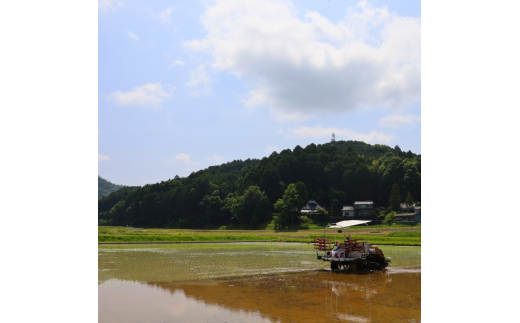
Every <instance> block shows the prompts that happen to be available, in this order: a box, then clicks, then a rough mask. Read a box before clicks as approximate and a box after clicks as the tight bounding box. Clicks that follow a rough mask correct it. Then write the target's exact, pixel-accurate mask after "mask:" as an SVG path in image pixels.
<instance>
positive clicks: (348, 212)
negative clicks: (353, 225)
mask: <svg viewBox="0 0 520 323" xmlns="http://www.w3.org/2000/svg"><path fill="white" fill-rule="evenodd" d="M341 215H342V216H354V206H353V205H344V206H343V208H342V209H341Z"/></svg>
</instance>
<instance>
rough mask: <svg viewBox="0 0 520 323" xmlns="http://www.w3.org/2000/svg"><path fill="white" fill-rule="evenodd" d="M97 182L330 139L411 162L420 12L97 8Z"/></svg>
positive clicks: (417, 8) (279, 4) (417, 128)
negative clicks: (382, 147) (394, 151)
mask: <svg viewBox="0 0 520 323" xmlns="http://www.w3.org/2000/svg"><path fill="white" fill-rule="evenodd" d="M98 14H99V16H98V87H99V88H98V172H99V175H101V176H102V177H104V178H106V179H108V180H110V181H112V182H114V183H117V184H124V185H144V184H147V183H155V182H159V181H161V180H167V179H169V178H173V177H174V176H175V175H179V176H187V175H189V174H190V173H191V172H192V171H197V170H200V169H203V168H206V167H208V166H210V165H217V164H221V163H224V162H228V161H232V160H234V159H247V158H262V157H264V156H268V155H269V154H271V152H272V151H274V150H276V151H278V152H279V151H281V150H283V149H287V148H289V149H293V148H294V147H295V146H296V145H300V146H303V147H305V146H306V145H308V144H309V143H311V142H314V143H316V144H318V143H326V142H329V141H330V138H331V135H332V133H333V132H334V133H335V134H336V139H337V140H361V141H365V142H368V143H371V144H375V143H379V144H386V145H389V146H391V147H394V146H395V145H399V146H400V147H401V149H403V150H406V151H407V150H411V151H413V152H415V153H421V5H420V1H316V0H315V1H260V0H255V1H246V0H241V1H201V2H195V1H193V2H185V1H183V2H181V1H154V2H144V1H142V2H140V1H127V0H121V1H99V8H98Z"/></svg>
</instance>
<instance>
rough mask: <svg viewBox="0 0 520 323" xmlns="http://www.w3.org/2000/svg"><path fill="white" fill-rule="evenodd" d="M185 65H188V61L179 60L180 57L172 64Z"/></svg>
mask: <svg viewBox="0 0 520 323" xmlns="http://www.w3.org/2000/svg"><path fill="white" fill-rule="evenodd" d="M185 65H186V63H184V62H183V61H181V60H178V59H176V60H174V61H173V63H172V66H185Z"/></svg>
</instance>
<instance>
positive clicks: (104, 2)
mask: <svg viewBox="0 0 520 323" xmlns="http://www.w3.org/2000/svg"><path fill="white" fill-rule="evenodd" d="M122 6H123V2H122V1H119V0H99V1H98V9H99V10H101V11H102V12H103V13H109V12H111V11H114V10H115V9H116V8H118V7H122Z"/></svg>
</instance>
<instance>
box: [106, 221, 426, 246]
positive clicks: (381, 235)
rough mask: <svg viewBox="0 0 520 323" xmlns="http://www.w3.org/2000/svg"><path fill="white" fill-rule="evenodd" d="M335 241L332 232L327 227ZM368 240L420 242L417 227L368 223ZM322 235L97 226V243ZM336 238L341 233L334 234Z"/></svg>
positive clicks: (355, 234)
mask: <svg viewBox="0 0 520 323" xmlns="http://www.w3.org/2000/svg"><path fill="white" fill-rule="evenodd" d="M328 231H329V233H331V234H332V236H331V239H332V240H334V231H333V230H328ZM368 232H369V242H370V243H373V244H386V245H405V246H420V245H421V227H420V226H390V227H388V226H387V227H381V226H371V227H369V228H368ZM350 235H351V238H353V239H365V240H366V237H367V228H366V227H363V226H358V227H352V228H351V229H350ZM322 237H323V227H321V228H319V229H315V228H309V227H307V228H305V229H303V230H302V229H299V228H288V229H285V230H192V229H143V230H127V229H126V228H125V227H99V228H98V242H114V243H118V242H119V243H125V242H186V241H286V242H309V241H311V240H312V239H313V238H322ZM337 237H338V239H340V238H342V237H343V234H338V235H337Z"/></svg>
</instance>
